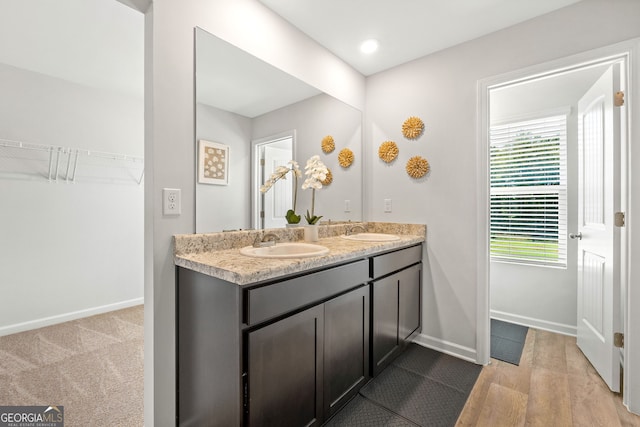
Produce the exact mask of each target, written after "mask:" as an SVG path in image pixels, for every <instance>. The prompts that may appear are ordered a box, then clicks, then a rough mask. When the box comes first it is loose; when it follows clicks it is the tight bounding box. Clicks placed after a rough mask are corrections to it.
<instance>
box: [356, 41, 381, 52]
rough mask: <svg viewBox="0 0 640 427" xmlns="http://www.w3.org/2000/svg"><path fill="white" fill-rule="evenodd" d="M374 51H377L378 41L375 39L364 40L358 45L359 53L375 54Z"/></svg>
mask: <svg viewBox="0 0 640 427" xmlns="http://www.w3.org/2000/svg"><path fill="white" fill-rule="evenodd" d="M376 50H378V40H376V39H369V40H365V41H363V42H362V44H361V45H360V52H362V53H366V54H369V53H373V52H375V51H376Z"/></svg>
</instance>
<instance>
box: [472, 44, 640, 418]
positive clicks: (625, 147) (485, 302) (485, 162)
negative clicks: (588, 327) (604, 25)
mask: <svg viewBox="0 0 640 427" xmlns="http://www.w3.org/2000/svg"><path fill="white" fill-rule="evenodd" d="M638 52H640V39H633V40H629V41H625V42H622V43H618V44H614V45H611V46H606V47H603V48H599V49H594V50H591V51H588V52H583V53H580V54H577V55H571V56H568V57H565V58H561V59H558V60H554V61H550V62H545V63H542V64H537V65H533V66H530V67H527V68H524V69H520V70H515V71H511V72H508V73H504V74H500V75H496V76H493V77H488V78H486V79H483V80H479V81H478V84H477V91H478V92H477V102H478V105H477V121H476V126H477V145H476V159H477V164H476V178H477V179H476V183H477V184H476V186H477V188H476V194H477V205H476V208H477V213H476V220H477V223H476V225H477V228H476V229H477V235H476V243H477V248H476V250H477V251H476V253H477V259H476V268H477V279H478V281H477V307H476V313H477V319H476V323H477V329H476V362H477V363H479V364H482V365H487V364H488V363H489V362H490V356H489V354H490V334H491V330H490V288H489V282H490V275H489V273H490V256H489V243H490V242H489V206H490V188H489V118H490V115H489V93H490V90H492V89H496V88H499V87H502V86H505V85H511V84H514V83H516V82H525V81H527V80H531V79H534V78H540V77H544V76H551V75H554V74H559V73H563V72H568V71H571V70H575V69H579V68H582V67H585V66H589V65H593V64H597V63H602V62H606V61H611V60H615V59H618V60H623V61H624V64H625V65H624V66H623V69H624V72H625V76H626V89H625V104H626V106H627V109H626V115H625V117H624V118H622V120H623V123H624V124H623V135H624V140H623V141H622V144H621V168H622V170H621V205H622V206H621V208H622V209H623V211H625V212H626V216H627V224H629V220H630V219H631V199H630V188H631V178H632V177H631V174H630V173H629V171H630V169H629V167H630V161H631V158H632V154H633V153H632V151H631V150H632V148H633V147H632V146H631V143H630V142H631V140H632V139H633V136H634V135H635V134H634V135H632V132H631V131H632V130H637V126H638V125H639V124H638V123H635V122H634V123H632V120H631V118H632V117H633V118H636V119H637V114H636V112H637V111H638V110H640V106H639V105H638V99H637V98H638V96H633V95H637V94H638V92H637V87H638V86H639V85H640V76H639V75H638V72H639V71H640V70H639V68H640V66H639V65H638ZM639 96H640V95H639ZM636 121H637V120H636ZM631 246H632V245H631V230H630V227H629V226H627V227H624V228H623V229H621V248H620V264H621V272H620V277H621V284H620V288H621V292H622V294H623V295H625V296H626V301H625V305H624V306H623V326H624V332H625V348H624V350H623V369H624V380H623V384H624V390H623V393H624V404H625V405H626V406H627V407H628V408H629V409H630V410H631V411H632V412H636V413H640V382H639V383H638V384H635V383H632V382H631V378H632V373H634V372H636V371H638V372H640V348H636V347H637V346H638V345H639V344H640V339H638V341H636V340H634V338H636V337H635V335H634V334H640V328H637V329H633V328H632V326H631V325H632V324H633V322H632V321H631V317H632V315H633V317H634V318H635V317H636V316H637V315H638V314H635V313H631V311H630V310H629V307H630V306H635V307H640V294H639V295H637V296H636V295H635V292H634V293H633V294H631V293H630V287H629V283H631V280H630V270H631V268H632V266H631V264H630V262H629V255H630V250H629V249H630V247H631ZM634 300H635V301H634ZM634 302H635V303H636V304H634ZM637 311H640V310H637ZM630 328H631V329H630ZM631 349H633V354H632V355H631V356H632V357H630V350H631Z"/></svg>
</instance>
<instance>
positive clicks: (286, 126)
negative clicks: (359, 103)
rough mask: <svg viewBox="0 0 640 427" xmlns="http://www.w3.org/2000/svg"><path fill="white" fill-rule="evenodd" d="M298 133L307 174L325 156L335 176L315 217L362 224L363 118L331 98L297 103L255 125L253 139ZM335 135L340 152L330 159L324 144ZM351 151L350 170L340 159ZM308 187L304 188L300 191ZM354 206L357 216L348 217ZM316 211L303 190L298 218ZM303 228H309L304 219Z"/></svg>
mask: <svg viewBox="0 0 640 427" xmlns="http://www.w3.org/2000/svg"><path fill="white" fill-rule="evenodd" d="M291 129H295V130H296V148H295V152H296V160H297V161H298V163H299V164H300V168H301V169H302V172H303V174H304V166H305V164H306V162H307V159H309V158H310V157H311V156H313V155H316V154H317V155H319V156H320V160H322V161H323V162H324V163H325V164H326V165H327V167H328V168H329V169H330V170H331V173H332V175H333V182H332V183H331V184H330V185H328V186H324V187H322V189H321V190H317V191H316V203H315V214H316V215H322V219H321V221H327V220H332V221H348V220H354V221H360V220H362V162H363V156H362V113H361V112H360V111H359V110H356V109H355V108H353V107H351V106H349V105H346V104H345V103H343V102H340V101H338V100H336V99H335V98H333V97H331V96H328V95H326V94H321V95H317V96H314V97H312V98H309V99H307V100H304V101H301V102H297V103H295V104H293V105H290V106H288V107H285V108H281V109H279V110H276V111H273V112H271V113H267V114H264V115H262V116H260V117H256V118H255V119H253V139H260V138H264V137H269V136H271V135H275V134H278V133H280V132H284V131H287V130H291ZM327 135H331V136H333V138H334V142H335V145H336V149H335V150H334V151H333V152H331V153H329V154H325V153H324V152H323V151H322V149H321V142H322V138H324V137H325V136H327ZM343 148H349V149H350V150H351V151H353V153H354V159H355V160H354V162H353V164H352V165H351V167H349V168H343V167H341V166H340V164H339V163H338V153H339V152H340V150H342V149H343ZM302 182H304V176H303V179H302V180H301V181H300V182H299V186H300V185H302ZM345 200H350V205H351V211H350V212H345V211H344V201H345ZM307 209H311V190H310V189H308V190H302V189H300V188H298V202H297V208H296V210H297V213H298V214H301V215H303V217H304V213H305V212H306V211H307ZM301 223H302V224H306V221H305V220H304V218H302V220H301Z"/></svg>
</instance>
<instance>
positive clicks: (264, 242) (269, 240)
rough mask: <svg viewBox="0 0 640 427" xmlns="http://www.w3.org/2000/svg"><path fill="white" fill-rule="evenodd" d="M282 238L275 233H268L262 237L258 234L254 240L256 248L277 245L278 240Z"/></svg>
mask: <svg viewBox="0 0 640 427" xmlns="http://www.w3.org/2000/svg"><path fill="white" fill-rule="evenodd" d="M278 240H280V238H279V237H278V236H276V235H275V234H274V233H266V234H264V235H263V236H262V237H260V235H257V236H256V240H255V241H254V242H253V247H254V248H264V247H267V246H275V244H276V242H277V241H278Z"/></svg>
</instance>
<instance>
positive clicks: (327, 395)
mask: <svg viewBox="0 0 640 427" xmlns="http://www.w3.org/2000/svg"><path fill="white" fill-rule="evenodd" d="M246 342H247V345H246V349H247V367H246V368H247V369H246V371H245V372H246V383H247V388H246V397H245V399H246V405H247V406H246V411H245V414H246V416H247V417H248V420H249V425H251V426H291V427H293V426H315V425H320V424H321V423H322V422H323V421H324V420H326V419H327V418H328V417H330V416H331V415H333V414H334V413H335V412H336V411H338V410H339V409H340V408H341V407H342V406H343V405H344V404H345V403H346V402H347V401H348V400H349V399H351V397H353V396H354V395H355V393H357V392H358V390H359V389H360V387H361V386H362V385H364V383H365V382H366V381H367V379H368V372H369V363H368V362H369V357H368V356H369V351H368V349H369V289H368V287H367V286H362V287H360V288H358V289H355V290H353V291H350V292H348V293H346V294H344V295H341V296H338V297H336V298H333V299H331V300H329V301H327V302H325V303H323V304H320V305H317V306H314V307H312V308H309V309H307V310H304V311H302V312H300V313H296V314H294V315H292V316H289V317H286V318H284V319H282V320H279V321H277V322H275V323H272V324H269V325H267V326H264V327H261V328H259V329H256V330H252V331H250V332H247V334H246Z"/></svg>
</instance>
